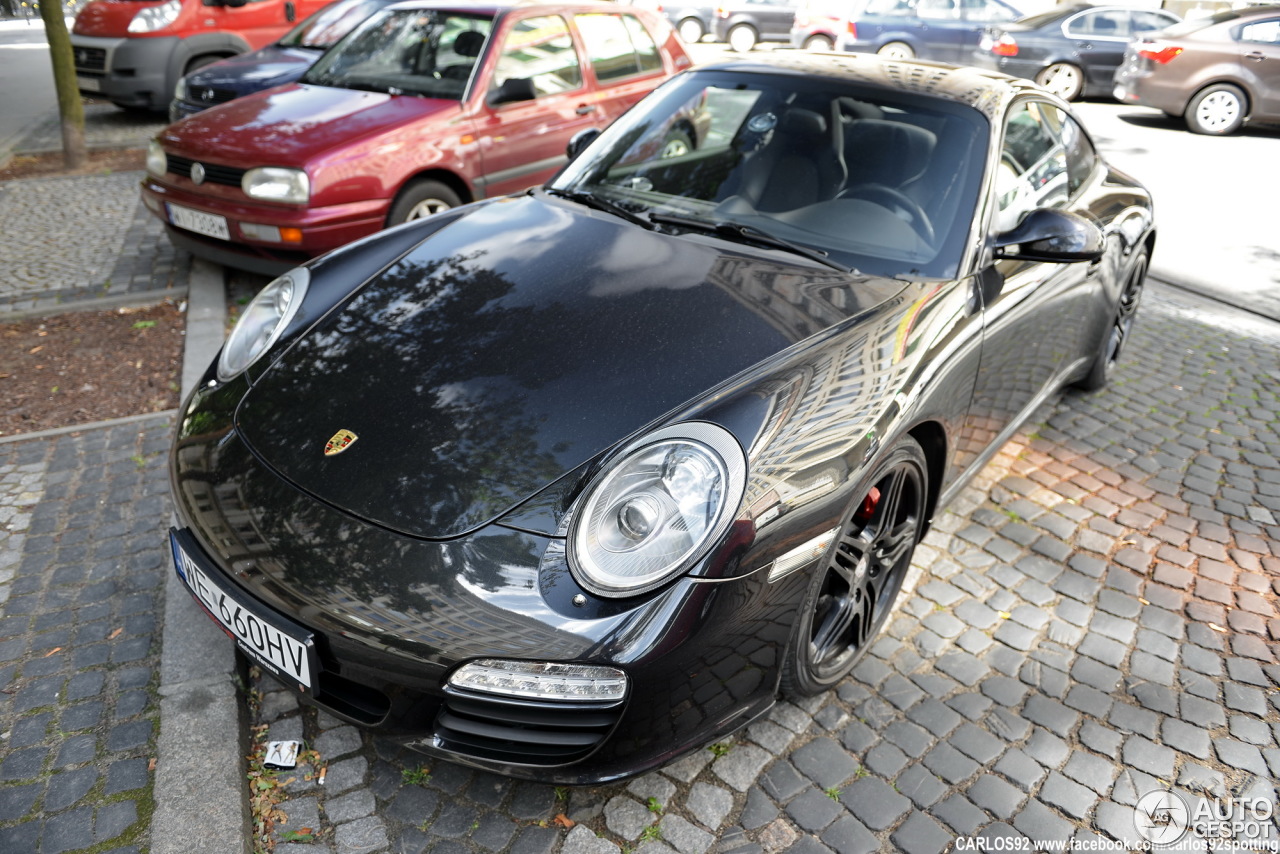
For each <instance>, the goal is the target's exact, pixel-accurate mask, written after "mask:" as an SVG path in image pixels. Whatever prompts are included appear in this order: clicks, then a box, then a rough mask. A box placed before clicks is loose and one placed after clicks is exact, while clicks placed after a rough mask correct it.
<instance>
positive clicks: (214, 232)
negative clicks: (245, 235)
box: [168, 203, 231, 240]
mask: <svg viewBox="0 0 1280 854" xmlns="http://www.w3.org/2000/svg"><path fill="white" fill-rule="evenodd" d="M168 207H169V222H171V223H173V224H174V225H176V226H177V227H178V228H185V229H186V230H187V231H194V232H195V233H196V234H203V235H206V236H208V237H216V238H218V239H219V240H230V239H231V232H229V231H228V230H227V218H226V217H224V216H218V215H217V214H211V213H205V212H204V211H193V210H192V209H191V208H184V207H183V206H182V205H175V204H172V203H169V205H168Z"/></svg>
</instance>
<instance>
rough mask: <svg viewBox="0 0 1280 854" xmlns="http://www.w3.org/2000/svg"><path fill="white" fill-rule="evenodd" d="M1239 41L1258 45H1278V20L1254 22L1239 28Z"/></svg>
mask: <svg viewBox="0 0 1280 854" xmlns="http://www.w3.org/2000/svg"><path fill="white" fill-rule="evenodd" d="M1240 41H1242V42H1257V43H1260V44H1280V19H1276V20H1274V21H1254V22H1253V23H1252V24H1245V25H1244V26H1243V27H1241V28H1240Z"/></svg>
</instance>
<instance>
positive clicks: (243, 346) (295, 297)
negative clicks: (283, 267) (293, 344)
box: [218, 267, 311, 382]
mask: <svg viewBox="0 0 1280 854" xmlns="http://www.w3.org/2000/svg"><path fill="white" fill-rule="evenodd" d="M310 281H311V274H310V273H309V272H308V271H307V269H306V268H305V267H298V268H296V269H293V270H290V271H289V272H287V273H285V274H284V275H283V276H281V277H280V278H278V279H276V280H275V281H274V282H272V283H271V284H269V285H267V286H266V287H265V288H263V289H262V290H261V291H259V292H258V295H257V296H256V297H254V298H253V301H252V302H250V303H249V305H248V306H246V307H245V310H244V314H242V315H240V319H239V320H238V321H236V325H235V328H234V329H232V330H231V334H230V335H228V336H227V340H226V343H224V344H223V345H222V353H221V355H219V356H218V379H219V380H221V381H222V382H226V381H227V380H229V379H231V378H232V377H235V376H236V375H237V374H239V373H241V372H242V371H244V370H245V368H248V367H249V366H250V365H252V364H253V363H254V362H256V361H257V360H258V358H259V357H260V356H262V354H263V353H265V352H267V350H269V349H271V345H272V344H274V343H276V339H277V338H279V337H280V333H281V332H283V331H284V330H285V329H286V328H288V326H289V321H291V320H292V319H293V316H294V315H295V314H297V313H298V306H300V305H302V301H303V299H305V298H306V295H307V285H308V284H309V283H310Z"/></svg>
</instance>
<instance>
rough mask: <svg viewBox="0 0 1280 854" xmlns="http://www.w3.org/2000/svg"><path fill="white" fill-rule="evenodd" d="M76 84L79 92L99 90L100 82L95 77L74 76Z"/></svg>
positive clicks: (100, 88)
mask: <svg viewBox="0 0 1280 854" xmlns="http://www.w3.org/2000/svg"><path fill="white" fill-rule="evenodd" d="M76 86H77V87H79V89H80V91H81V92H101V91H102V84H101V83H100V82H98V78H96V77H79V76H77V77H76Z"/></svg>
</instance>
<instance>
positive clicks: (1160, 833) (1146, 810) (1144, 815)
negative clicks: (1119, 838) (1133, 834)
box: [1133, 791, 1191, 845]
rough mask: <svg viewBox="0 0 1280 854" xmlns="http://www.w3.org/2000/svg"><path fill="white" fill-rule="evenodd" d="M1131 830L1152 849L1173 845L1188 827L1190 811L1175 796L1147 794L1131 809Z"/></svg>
mask: <svg viewBox="0 0 1280 854" xmlns="http://www.w3.org/2000/svg"><path fill="white" fill-rule="evenodd" d="M1133 826H1134V827H1135V828H1137V830H1138V834H1139V835H1140V836H1141V837H1142V838H1143V839H1145V840H1147V841H1148V842H1150V843H1151V844H1152V845H1172V844H1173V843H1175V842H1177V841H1178V840H1180V839H1182V837H1183V836H1185V835H1186V832H1187V828H1188V827H1190V826H1191V809H1190V808H1189V807H1188V806H1187V802H1186V801H1184V800H1183V799H1182V796H1181V795H1178V794H1175V793H1174V792H1165V791H1155V792H1149V793H1147V794H1145V795H1143V796H1142V797H1141V798H1139V799H1138V803H1137V804H1136V805H1135V806H1134V808H1133Z"/></svg>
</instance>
